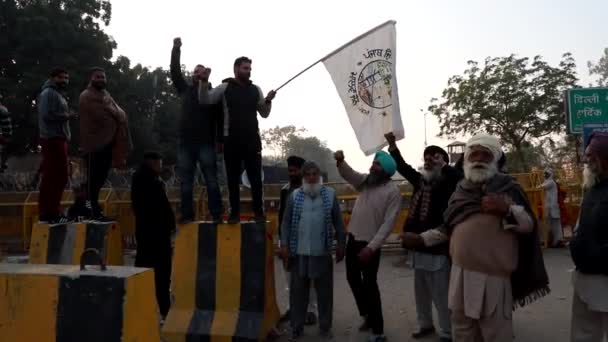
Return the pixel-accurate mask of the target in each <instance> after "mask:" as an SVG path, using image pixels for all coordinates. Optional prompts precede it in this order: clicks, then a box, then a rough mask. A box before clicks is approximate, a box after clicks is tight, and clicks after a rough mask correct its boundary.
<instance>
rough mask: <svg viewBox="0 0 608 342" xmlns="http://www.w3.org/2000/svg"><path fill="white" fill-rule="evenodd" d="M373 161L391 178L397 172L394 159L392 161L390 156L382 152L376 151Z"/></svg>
mask: <svg viewBox="0 0 608 342" xmlns="http://www.w3.org/2000/svg"><path fill="white" fill-rule="evenodd" d="M374 160H375V161H377V162H378V163H380V165H381V166H382V169H383V170H384V172H386V173H387V174H388V175H389V176H391V177H392V176H393V175H394V174H395V172H396V171H397V163H396V162H395V159H393V157H391V155H390V154H388V153H386V152H384V151H378V152H377V153H376V156H375V157H374Z"/></svg>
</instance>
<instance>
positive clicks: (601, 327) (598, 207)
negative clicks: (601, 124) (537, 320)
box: [570, 133, 608, 342]
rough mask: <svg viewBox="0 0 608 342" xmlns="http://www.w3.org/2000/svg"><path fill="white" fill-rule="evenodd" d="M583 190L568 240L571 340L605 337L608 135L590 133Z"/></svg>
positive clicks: (607, 309) (607, 331) (587, 341)
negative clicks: (572, 269)
mask: <svg viewBox="0 0 608 342" xmlns="http://www.w3.org/2000/svg"><path fill="white" fill-rule="evenodd" d="M583 176H584V185H585V189H586V193H585V196H584V198H583V202H582V204H581V211H580V216H579V223H578V228H577V229H576V231H575V232H574V237H573V239H572V241H571V242H570V253H571V255H572V260H573V261H574V264H575V265H576V271H575V272H574V273H573V284H574V295H573V297H574V298H573V299H572V329H571V341H573V342H591V341H602V340H603V339H605V338H606V337H608V296H607V295H606V294H607V293H608V262H607V260H608V226H606V222H608V134H607V133H594V134H593V135H592V136H591V138H590V140H589V145H588V146H587V149H586V150H585V171H584V175H583Z"/></svg>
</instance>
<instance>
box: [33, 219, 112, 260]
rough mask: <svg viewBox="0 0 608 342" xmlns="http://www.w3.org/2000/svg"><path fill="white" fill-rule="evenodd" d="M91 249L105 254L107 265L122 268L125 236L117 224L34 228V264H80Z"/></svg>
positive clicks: (39, 224)
mask: <svg viewBox="0 0 608 342" xmlns="http://www.w3.org/2000/svg"><path fill="white" fill-rule="evenodd" d="M88 248H95V249H97V250H99V251H101V253H102V255H103V257H104V263H106V264H108V265H122V264H123V258H122V237H121V233H120V226H119V225H118V224H116V223H115V222H109V223H101V222H94V221H89V222H81V223H69V224H57V225H48V224H44V223H37V224H35V225H34V228H33V229H32V240H31V245H30V260H29V262H30V264H61V265H77V264H79V263H80V255H81V254H82V253H83V252H84V251H85V250H86V249H88Z"/></svg>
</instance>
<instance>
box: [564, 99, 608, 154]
mask: <svg viewBox="0 0 608 342" xmlns="http://www.w3.org/2000/svg"><path fill="white" fill-rule="evenodd" d="M566 117H567V120H568V122H567V126H568V131H569V132H570V133H572V134H583V126H584V125H585V124H604V123H607V122H608V88H578V89H570V90H568V92H567V93H566ZM585 142H586V141H585Z"/></svg>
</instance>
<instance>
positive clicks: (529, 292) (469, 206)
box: [444, 174, 550, 309]
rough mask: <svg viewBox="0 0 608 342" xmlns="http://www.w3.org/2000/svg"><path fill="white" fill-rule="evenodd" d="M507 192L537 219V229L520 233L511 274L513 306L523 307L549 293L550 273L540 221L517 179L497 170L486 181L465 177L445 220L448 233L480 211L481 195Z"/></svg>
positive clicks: (451, 202)
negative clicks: (541, 240)
mask: <svg viewBox="0 0 608 342" xmlns="http://www.w3.org/2000/svg"><path fill="white" fill-rule="evenodd" d="M492 193H495V194H506V195H508V196H510V197H511V199H512V200H513V202H514V203H515V204H517V205H521V206H523V207H524V208H525V210H526V212H527V213H528V214H529V215H530V217H531V218H532V220H533V221H534V229H533V230H532V232H531V233H529V234H517V242H518V247H519V248H518V250H519V258H518V262H517V268H516V269H515V271H514V272H513V273H512V274H511V287H512V293H513V309H515V308H516V307H517V306H520V307H523V306H524V305H527V304H530V303H532V302H534V301H536V300H538V299H540V298H542V297H544V296H546V295H547V294H549V292H550V289H549V277H548V276H547V271H546V269H545V263H544V260H543V253H542V250H541V247H540V239H539V236H538V223H537V221H536V217H535V215H534V212H533V211H532V208H531V206H530V203H529V202H528V198H527V196H526V193H525V192H524V190H523V189H522V188H521V186H520V185H519V184H518V183H517V182H515V180H514V179H513V178H512V177H511V176H508V175H505V174H497V175H496V176H494V177H493V178H492V179H491V180H490V181H488V182H487V183H485V184H483V185H479V184H474V183H472V182H471V181H469V180H467V179H464V180H462V181H461V182H460V183H459V184H458V186H457V187H456V191H455V192H454V194H453V195H452V197H451V198H450V202H449V204H448V209H447V210H446V211H445V214H444V220H445V224H446V227H447V229H448V233H449V234H450V235H451V234H452V232H453V230H454V228H455V227H456V226H457V225H459V224H460V223H462V222H464V221H465V220H467V219H468V218H469V217H470V216H471V215H474V214H477V213H480V212H481V199H482V198H483V197H484V196H485V195H487V194H492Z"/></svg>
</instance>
